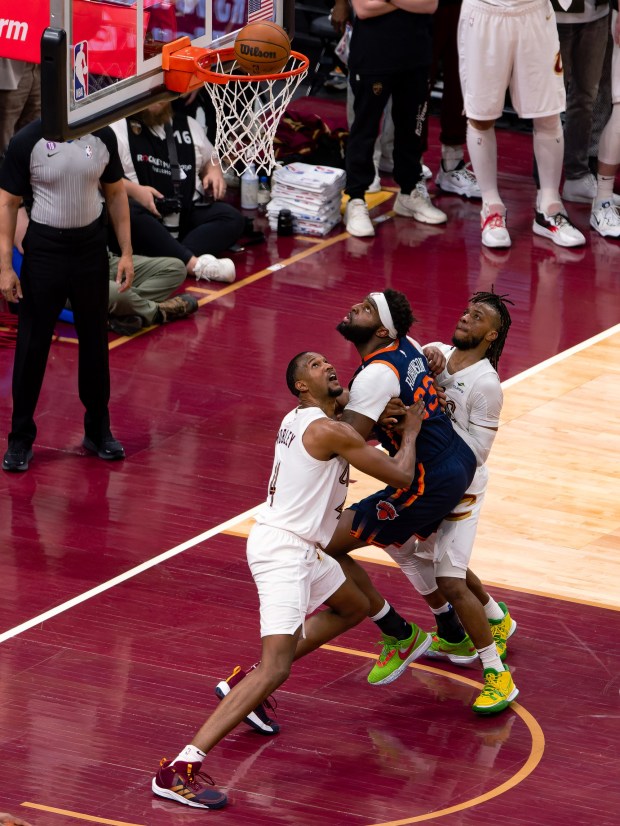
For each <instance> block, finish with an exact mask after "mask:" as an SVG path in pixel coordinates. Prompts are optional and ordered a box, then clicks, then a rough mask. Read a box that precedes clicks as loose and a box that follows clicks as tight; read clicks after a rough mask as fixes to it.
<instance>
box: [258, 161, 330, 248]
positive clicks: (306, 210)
mask: <svg viewBox="0 0 620 826" xmlns="http://www.w3.org/2000/svg"><path fill="white" fill-rule="evenodd" d="M344 184H345V173H344V169H336V168H334V167H332V166H314V165H313V164H308V163H290V164H288V166H283V167H281V168H279V169H276V171H275V172H274V173H273V175H272V176H271V201H269V204H268V206H267V215H268V217H269V226H270V228H271V229H272V230H277V228H278V214H279V213H280V210H281V209H290V211H291V213H292V215H293V223H294V230H295V232H296V233H298V234H299V235H319V236H323V235H327V233H328V232H330V231H331V230H332V229H333V228H334V227H335V226H336V224H337V223H338V222H339V221H340V203H341V200H342V190H343V189H344Z"/></svg>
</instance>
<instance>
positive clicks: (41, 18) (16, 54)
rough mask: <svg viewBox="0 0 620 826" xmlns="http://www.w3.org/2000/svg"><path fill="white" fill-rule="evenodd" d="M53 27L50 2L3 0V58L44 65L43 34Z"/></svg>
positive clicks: (0, 26)
mask: <svg viewBox="0 0 620 826" xmlns="http://www.w3.org/2000/svg"><path fill="white" fill-rule="evenodd" d="M49 25H50V4H49V0H37V1H36V3H32V2H31V3H16V2H15V0H0V57H12V58H14V59H15V60H28V61H30V62H31V63H40V62H41V35H42V34H43V32H44V30H45V29H46V28H47V27H48V26H49Z"/></svg>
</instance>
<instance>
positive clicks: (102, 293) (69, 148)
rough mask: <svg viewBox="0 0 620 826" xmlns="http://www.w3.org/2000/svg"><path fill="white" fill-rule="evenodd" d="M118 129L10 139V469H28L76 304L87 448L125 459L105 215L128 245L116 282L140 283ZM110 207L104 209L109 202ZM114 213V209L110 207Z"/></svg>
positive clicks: (5, 200)
mask: <svg viewBox="0 0 620 826" xmlns="http://www.w3.org/2000/svg"><path fill="white" fill-rule="evenodd" d="M122 177H123V168H122V166H121V162H120V159H119V156H118V149H117V144H116V137H115V135H114V132H113V131H112V130H111V129H110V128H109V127H105V128H104V129H101V130H99V131H97V132H93V133H92V134H88V135H85V136H84V137H81V138H78V139H77V140H74V141H67V142H65V143H57V142H54V141H46V140H45V138H44V137H43V134H42V131H41V121H40V120H37V121H34V122H33V123H31V124H29V125H28V126H26V127H25V128H24V129H22V130H21V131H20V132H18V133H17V134H16V135H15V137H14V138H13V139H12V140H11V142H10V144H9V147H8V149H7V153H6V158H5V161H4V164H3V165H2V168H1V169H0V292H2V295H3V296H4V298H5V299H6V300H7V301H10V302H12V303H16V302H18V303H19V309H18V315H19V323H18V330H17V345H16V349H15V362H14V366H13V419H12V428H11V432H10V433H9V444H8V450H7V452H6V453H5V455H4V460H3V462H2V468H3V470H8V471H24V470H28V462H29V461H30V459H31V458H32V445H33V442H34V440H35V437H36V434H37V428H36V425H35V422H34V412H35V408H36V405H37V401H38V399H39V393H40V391H41V385H42V383H43V376H44V375H45V367H46V364H47V357H48V354H49V350H50V345H51V341H52V335H53V332H54V325H55V323H56V320H57V318H58V314H59V313H60V311H61V310H62V308H63V307H64V306H65V302H66V300H67V299H69V300H70V301H71V307H72V309H73V315H74V318H75V329H76V332H77V337H78V342H79V367H78V389H79V395H80V400H81V402H82V404H83V405H84V407H85V408H86V413H85V415H84V440H83V446H84V447H85V448H86V449H87V450H89V451H91V452H93V453H96V454H97V455H98V456H99V457H100V458H102V459H123V458H124V457H125V451H124V450H123V446H122V445H121V444H120V442H118V441H117V440H116V439H115V438H114V437H113V436H112V433H111V431H110V415H109V412H108V402H109V399H110V369H109V363H108V334H107V317H108V288H109V287H108V284H109V273H108V253H107V229H106V213H107V215H109V217H110V220H111V222H112V225H113V227H114V230H115V232H116V237H117V238H118V242H119V246H120V248H121V257H120V260H119V264H118V273H117V277H116V281H117V283H118V284H119V289H120V290H121V291H124V290H126V289H128V288H129V287H130V286H131V282H132V280H133V264H132V258H131V255H132V250H131V241H130V237H131V233H130V227H129V206H128V202H127V195H126V194H125V187H124V184H123V181H122ZM102 194H103V199H104V200H105V207H104V205H103V203H102ZM23 199H25V200H26V201H27V202H28V201H31V202H32V209H31V216H30V223H29V225H28V231H27V232H26V236H25V238H24V261H23V265H22V271H21V281H20V280H19V279H18V277H17V274H16V273H15V271H14V269H13V265H12V252H13V239H14V234H15V225H16V220H17V212H18V209H19V207H20V205H21V204H22V200H23ZM106 208H107V209H106Z"/></svg>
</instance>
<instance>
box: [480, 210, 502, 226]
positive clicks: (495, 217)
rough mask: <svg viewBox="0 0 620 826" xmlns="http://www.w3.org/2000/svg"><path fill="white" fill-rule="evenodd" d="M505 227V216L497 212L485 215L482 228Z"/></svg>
mask: <svg viewBox="0 0 620 826" xmlns="http://www.w3.org/2000/svg"><path fill="white" fill-rule="evenodd" d="M487 228H489V229H506V216H505V215H500V214H499V212H492V213H491V214H490V215H488V216H487V218H486V220H485V222H484V224H483V225H482V229H487Z"/></svg>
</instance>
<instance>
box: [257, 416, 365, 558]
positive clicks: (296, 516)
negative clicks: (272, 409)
mask: <svg viewBox="0 0 620 826" xmlns="http://www.w3.org/2000/svg"><path fill="white" fill-rule="evenodd" d="M322 418H327V416H326V415H325V413H324V412H323V411H322V410H321V409H320V408H318V407H304V408H300V407H298V408H296V409H295V410H291V412H290V413H289V414H288V415H287V416H285V417H284V419H283V420H282V424H281V425H280V430H279V431H278V436H277V438H276V450H275V456H274V460H273V469H272V471H271V478H270V480H269V491H268V495H267V501H266V502H265V504H264V505H262V507H261V508H260V510H259V512H258V513H257V514H256V521H257V522H258V523H259V524H262V525H269V526H270V527H272V528H280V529H281V530H285V531H290V532H291V533H294V534H296V535H297V536H299V537H300V538H301V539H304V540H306V541H307V542H314V543H316V544H318V545H321V546H322V547H325V546H326V545H327V544H328V542H329V540H330V539H331V538H332V534H333V533H334V531H335V529H336V523H337V522H338V519H339V518H340V514H341V513H342V510H343V508H344V503H345V500H346V498H347V488H348V485H349V463H348V462H347V461H346V460H345V459H343V458H342V457H341V456H335V457H334V458H333V459H329V460H327V461H323V460H320V459H314V458H313V457H312V456H310V454H309V453H308V451H307V450H306V448H305V447H304V445H303V436H304V433H305V432H306V429H307V428H308V426H309V425H310V424H312V422H315V421H317V419H322Z"/></svg>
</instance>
